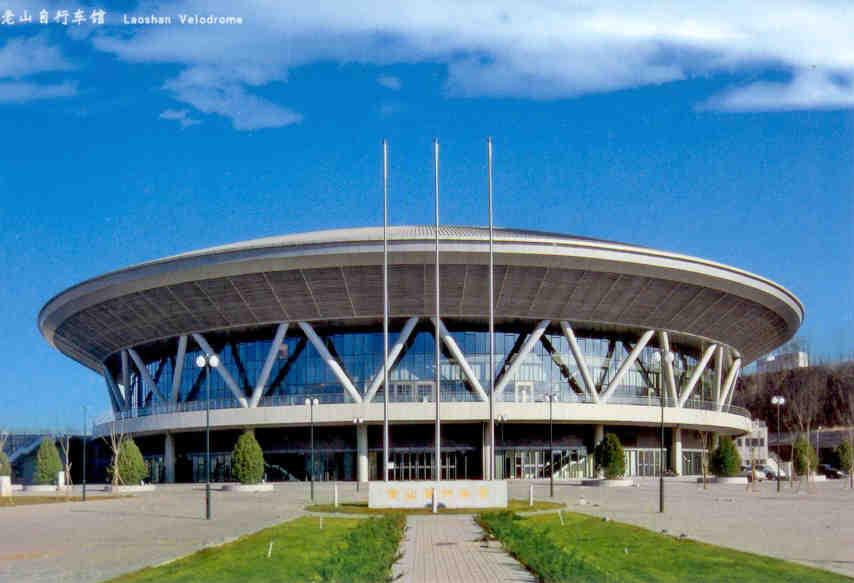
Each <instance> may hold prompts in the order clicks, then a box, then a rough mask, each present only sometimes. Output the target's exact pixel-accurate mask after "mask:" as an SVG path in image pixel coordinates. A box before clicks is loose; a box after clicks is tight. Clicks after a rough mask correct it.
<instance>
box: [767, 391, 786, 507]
mask: <svg viewBox="0 0 854 583" xmlns="http://www.w3.org/2000/svg"><path fill="white" fill-rule="evenodd" d="M771 404H772V405H774V406H775V407H777V492H778V493H779V492H780V468H781V467H782V465H783V458H782V457H781V456H780V408H781V407H782V406H783V405H785V404H786V397H784V396H783V395H774V396H773V397H771Z"/></svg>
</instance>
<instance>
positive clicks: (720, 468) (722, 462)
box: [709, 437, 741, 478]
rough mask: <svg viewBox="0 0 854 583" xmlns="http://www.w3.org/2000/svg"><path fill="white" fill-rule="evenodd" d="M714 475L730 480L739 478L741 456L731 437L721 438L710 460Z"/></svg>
mask: <svg viewBox="0 0 854 583" xmlns="http://www.w3.org/2000/svg"><path fill="white" fill-rule="evenodd" d="M709 462H710V464H709V465H710V466H711V468H712V473H713V474H715V475H716V476H720V477H724V478H728V477H732V476H737V475H738V472H739V471H740V470H741V456H740V455H738V450H737V449H736V448H735V444H734V443H733V442H732V438H731V437H721V438H720V439H719V440H718V447H717V449H715V451H713V452H712V456H711V459H710V460H709Z"/></svg>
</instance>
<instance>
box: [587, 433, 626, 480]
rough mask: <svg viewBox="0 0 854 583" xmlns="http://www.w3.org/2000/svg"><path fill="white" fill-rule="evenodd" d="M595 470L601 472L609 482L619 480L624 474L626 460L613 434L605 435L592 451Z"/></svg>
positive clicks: (618, 441) (620, 445) (617, 438)
mask: <svg viewBox="0 0 854 583" xmlns="http://www.w3.org/2000/svg"><path fill="white" fill-rule="evenodd" d="M593 457H594V459H595V461H596V469H597V470H601V471H602V472H603V473H604V474H605V477H606V478H607V479H609V480H613V479H616V478H621V477H623V475H624V474H625V473H626V458H625V454H624V453H623V445H622V444H621V443H620V438H619V437H617V436H616V435H615V434H613V433H606V434H605V439H603V440H602V441H601V442H599V444H598V445H597V446H596V449H594V450H593Z"/></svg>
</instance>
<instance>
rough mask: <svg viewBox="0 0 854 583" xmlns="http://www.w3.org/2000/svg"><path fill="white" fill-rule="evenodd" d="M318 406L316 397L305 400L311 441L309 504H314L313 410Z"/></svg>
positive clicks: (318, 402)
mask: <svg viewBox="0 0 854 583" xmlns="http://www.w3.org/2000/svg"><path fill="white" fill-rule="evenodd" d="M319 404H320V401H319V400H318V399H317V397H309V398H308V399H306V400H305V406H306V407H308V414H309V439H310V441H311V468H310V469H309V479H310V480H311V502H312V503H314V408H315V407H317V406H318V405H319Z"/></svg>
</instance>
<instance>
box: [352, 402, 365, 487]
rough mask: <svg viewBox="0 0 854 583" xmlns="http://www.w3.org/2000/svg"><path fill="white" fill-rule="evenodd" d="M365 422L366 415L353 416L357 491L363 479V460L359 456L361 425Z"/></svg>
mask: <svg viewBox="0 0 854 583" xmlns="http://www.w3.org/2000/svg"><path fill="white" fill-rule="evenodd" d="M364 422H365V418H364V417H353V425H355V426H356V492H358V491H359V486H360V484H361V480H360V479H359V466H360V464H361V462H360V461H359V458H360V457H361V455H362V454H361V452H360V451H359V426H361V425H362V424H363V423H364Z"/></svg>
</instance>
